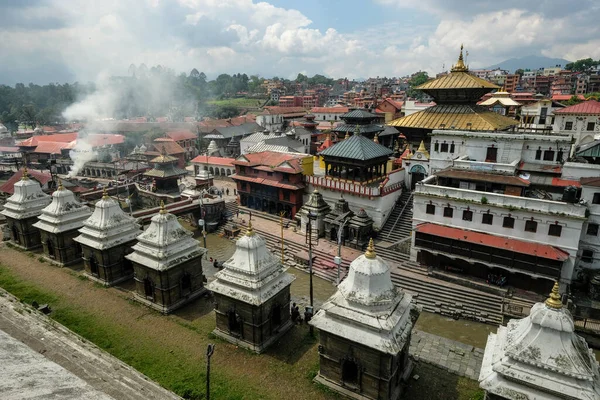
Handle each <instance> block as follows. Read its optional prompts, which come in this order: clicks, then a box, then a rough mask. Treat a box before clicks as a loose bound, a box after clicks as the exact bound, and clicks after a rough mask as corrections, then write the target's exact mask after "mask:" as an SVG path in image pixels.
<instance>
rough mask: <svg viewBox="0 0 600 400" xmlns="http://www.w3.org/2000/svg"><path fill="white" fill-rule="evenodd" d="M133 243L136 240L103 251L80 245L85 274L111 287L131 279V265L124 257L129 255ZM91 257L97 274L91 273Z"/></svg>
mask: <svg viewBox="0 0 600 400" xmlns="http://www.w3.org/2000/svg"><path fill="white" fill-rule="evenodd" d="M135 243H136V240H132V241H130V242H127V243H123V244H121V245H119V246H115V247H112V248H110V249H105V250H97V249H94V248H91V247H88V246H86V245H82V246H81V247H82V252H83V264H84V269H85V273H86V274H87V275H89V276H90V277H92V278H93V279H95V280H98V281H100V282H101V283H103V284H105V285H106V286H111V285H114V284H117V283H119V282H122V281H125V280H127V279H130V278H132V277H133V265H132V264H131V262H130V261H129V260H127V259H126V258H125V255H127V254H129V253H131V247H132V246H133V245H134V244H135ZM92 256H93V257H94V259H95V260H96V262H97V265H98V271H97V272H96V271H92V265H91V259H92Z"/></svg>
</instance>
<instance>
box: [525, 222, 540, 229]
mask: <svg viewBox="0 0 600 400" xmlns="http://www.w3.org/2000/svg"><path fill="white" fill-rule="evenodd" d="M525 232H537V222H536V221H532V220H529V221H525Z"/></svg>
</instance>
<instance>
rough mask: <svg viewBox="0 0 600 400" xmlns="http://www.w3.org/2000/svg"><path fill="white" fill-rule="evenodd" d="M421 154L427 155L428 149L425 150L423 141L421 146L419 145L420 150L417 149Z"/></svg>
mask: <svg viewBox="0 0 600 400" xmlns="http://www.w3.org/2000/svg"><path fill="white" fill-rule="evenodd" d="M417 151H418V152H420V153H426V152H427V149H426V148H425V142H424V141H423V140H421V144H419V148H418V149H417Z"/></svg>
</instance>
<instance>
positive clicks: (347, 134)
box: [344, 131, 350, 140]
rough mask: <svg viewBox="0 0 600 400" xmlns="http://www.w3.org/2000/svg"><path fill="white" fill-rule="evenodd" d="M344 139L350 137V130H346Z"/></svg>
mask: <svg viewBox="0 0 600 400" xmlns="http://www.w3.org/2000/svg"><path fill="white" fill-rule="evenodd" d="M345 139H350V131H346V136H344V140H345Z"/></svg>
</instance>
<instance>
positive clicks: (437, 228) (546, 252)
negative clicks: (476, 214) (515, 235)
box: [416, 222, 569, 261]
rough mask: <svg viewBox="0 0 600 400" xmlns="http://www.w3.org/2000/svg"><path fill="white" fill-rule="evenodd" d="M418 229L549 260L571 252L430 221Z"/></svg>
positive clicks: (566, 257) (422, 231)
mask: <svg viewBox="0 0 600 400" xmlns="http://www.w3.org/2000/svg"><path fill="white" fill-rule="evenodd" d="M416 231H417V232H420V233H425V234H428V235H433V236H438V237H443V238H447V239H453V240H456V241H461V242H467V243H473V244H477V245H483V246H489V247H493V248H495V249H504V250H508V251H513V252H515V253H520V254H527V255H534V256H537V257H540V258H546V259H549V260H559V261H565V260H567V259H568V258H569V253H567V252H565V251H563V250H561V249H559V248H556V247H554V246H550V245H546V244H539V243H532V242H526V241H523V240H517V239H509V238H506V237H503V236H495V235H490V234H488V233H479V232H473V231H468V230H466V229H458V228H450V227H448V226H443V225H437V224H432V223H428V222H427V223H424V224H421V225H418V226H417V227H416Z"/></svg>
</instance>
